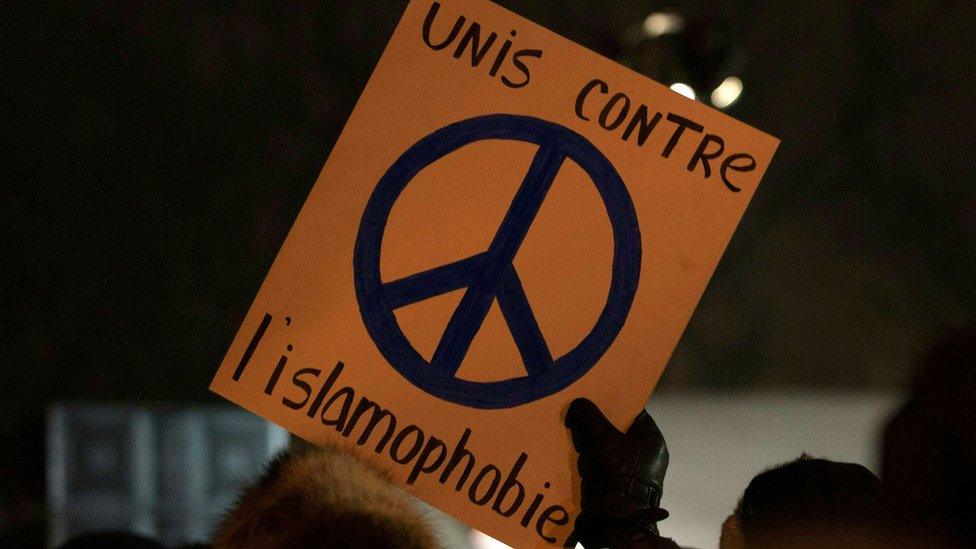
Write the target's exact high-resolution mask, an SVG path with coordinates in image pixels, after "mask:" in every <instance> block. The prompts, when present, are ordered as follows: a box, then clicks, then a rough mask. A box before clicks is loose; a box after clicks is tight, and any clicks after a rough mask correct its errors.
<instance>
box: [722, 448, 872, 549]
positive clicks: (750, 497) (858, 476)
mask: <svg viewBox="0 0 976 549" xmlns="http://www.w3.org/2000/svg"><path fill="white" fill-rule="evenodd" d="M880 496H881V482H880V481H879V480H878V478H877V477H876V476H875V475H874V474H873V473H871V471H868V470H867V469H866V468H865V467H863V466H861V465H858V464H856V463H837V462H833V461H827V460H824V459H811V458H808V457H806V456H801V457H800V458H799V459H797V460H795V461H792V462H790V463H787V464H785V465H781V466H779V467H776V468H774V469H770V470H768V471H765V472H763V473H760V474H759V475H757V476H756V477H755V478H754V479H752V482H750V483H749V486H748V487H747V488H746V490H745V493H744V494H743V495H742V499H741V500H740V501H739V505H738V507H737V508H736V509H735V512H734V513H733V514H732V515H731V516H730V517H729V518H728V519H727V520H726V521H725V523H724V524H723V525H722V538H721V544H720V545H721V547H722V549H738V548H751V547H820V546H841V545H843V546H848V547H849V546H856V545H858V544H859V543H860V542H861V541H867V540H868V539H870V537H871V536H870V532H871V530H872V529H873V526H874V522H875V519H876V518H877V514H878V512H879V506H880Z"/></svg>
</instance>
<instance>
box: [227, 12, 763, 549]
mask: <svg viewBox="0 0 976 549" xmlns="http://www.w3.org/2000/svg"><path fill="white" fill-rule="evenodd" d="M462 17H463V20H462V19H461V18H462ZM492 36H494V38H492ZM777 144H778V142H777V140H776V139H775V138H773V137H770V136H769V135H766V134H764V133H762V132H760V131H757V130H755V129H753V128H750V127H748V126H746V125H744V124H742V123H740V122H737V121H735V120H733V119H731V118H729V117H728V116H726V115H724V114H722V113H720V112H718V111H715V110H713V109H711V108H709V107H706V106H704V105H702V104H700V103H696V102H694V101H691V100H688V99H686V98H684V97H682V96H680V95H678V94H677V93H674V92H672V91H671V90H669V89H668V88H667V87H665V86H663V85H661V84H658V83H655V82H652V81H650V80H648V79H647V78H645V77H643V76H641V75H639V74H637V73H634V72H632V71H630V70H628V69H626V68H624V67H621V66H620V65H617V64H615V63H614V62H612V61H610V60H608V59H605V58H603V57H600V56H599V55H597V54H595V53H593V52H590V51H588V50H586V49H585V48H582V47H581V46H579V45H576V44H573V43H571V42H569V41H568V40H566V39H564V38H561V37H559V36H557V35H555V34H553V33H552V32H550V31H547V30H545V29H543V28H541V27H539V26H537V25H535V24H533V23H531V22H529V21H526V20H525V19H523V18H521V17H518V16H517V15H515V14H513V13H511V12H509V11H507V10H505V9H503V8H501V7H498V6H496V5H494V4H492V3H489V2H487V1H483V0H464V1H450V2H433V1H431V0H414V1H413V2H411V3H410V5H409V7H408V8H407V10H406V13H405V14H404V16H403V19H402V20H401V22H400V24H399V26H398V27H397V29H396V31H395V33H394V35H393V38H392V40H391V42H390V44H389V45H388V46H387V49H386V51H385V53H384V54H383V57H382V59H381V60H380V62H379V64H378V65H377V67H376V70H375V72H374V73H373V76H372V77H371V79H370V81H369V84H368V85H367V87H366V89H365V91H364V92H363V94H362V97H361V98H360V100H359V103H358V104H357V106H356V108H355V110H354V111H353V113H352V116H351V117H350V119H349V122H348V124H347V125H346V128H345V129H344V130H343V132H342V135H341V137H340V138H339V140H338V142H337V143H336V146H335V148H334V150H333V151H332V153H331V155H330V157H329V159H328V161H327V162H326V164H325V167H324V168H323V170H322V173H321V175H320V176H319V179H318V181H317V182H316V184H315V186H314V188H313V189H312V191H311V194H310V195H309V197H308V200H307V202H306V203H305V205H304V207H303V209H302V211H301V213H300V214H299V216H298V219H297V220H296V222H295V224H294V226H293V227H292V229H291V232H290V233H289V235H288V238H287V239H286V241H285V243H284V245H283V246H282V249H281V251H280V253H279V255H278V257H277V259H276V260H275V262H274V265H273V266H272V268H271V271H270V272H269V274H268V276H267V278H266V280H265V281H264V283H263V285H262V287H261V290H260V291H259V293H258V295H257V297H256V299H255V300H254V303H253V305H252V306H251V309H250V311H249V313H248V315H247V317H246V319H245V320H244V322H243V324H242V326H241V329H240V331H239V333H238V334H237V337H236V338H235V340H234V342H233V344H232V345H231V348H230V349H229V351H228V352H227V355H226V357H225V358H224V361H223V363H222V364H221V367H220V370H219V371H218V372H217V374H216V376H215V377H214V380H213V382H212V384H211V389H212V390H213V391H215V392H217V393H219V394H221V395H223V396H224V397H226V398H228V399H230V400H231V401H233V402H236V403H238V404H240V405H241V406H243V407H245V408H247V409H249V410H251V411H253V412H255V413H257V414H259V415H261V416H263V417H265V418H268V419H269V420H271V421H274V422H275V423H277V424H279V425H281V426H283V427H285V428H287V429H288V430H290V431H292V432H293V433H295V434H297V435H299V436H301V437H303V438H306V439H308V440H311V441H320V442H325V441H332V442H336V443H340V444H344V445H347V446H349V448H350V449H351V450H352V451H355V452H357V453H358V454H359V455H361V456H363V457H365V458H366V459H368V460H370V461H372V462H374V463H376V464H378V465H380V466H381V467H383V468H385V469H388V470H390V471H391V472H392V473H393V475H394V477H395V478H396V479H397V481H398V482H400V483H401V484H402V485H403V486H404V487H405V488H406V489H407V490H408V491H410V492H412V493H414V494H415V495H417V496H419V497H420V498H422V499H424V500H426V501H428V502H429V503H431V504H433V505H435V506H437V507H439V508H441V509H443V510H444V511H446V512H448V513H450V514H452V515H454V516H456V517H457V518H459V519H461V520H463V521H465V522H467V523H468V524H470V525H472V526H473V527H475V528H478V529H479V530H482V531H484V532H486V533H488V534H490V535H492V536H494V537H496V538H498V539H500V540H502V541H504V542H506V543H508V544H510V545H513V546H516V547H534V546H553V545H554V546H560V545H562V544H563V543H565V542H566V540H567V538H568V537H569V536H570V535H571V531H572V523H573V520H575V517H576V514H577V510H578V503H579V502H578V498H579V484H578V479H577V478H576V477H575V458H576V456H575V453H574V452H573V449H572V445H571V443H570V439H569V433H568V432H567V430H566V429H565V427H564V426H563V424H562V420H563V414H564V412H565V409H566V407H567V406H568V404H569V402H570V401H572V399H574V398H576V397H578V396H586V397H588V398H590V399H592V400H594V401H595V402H597V404H598V405H599V406H600V407H601V408H602V409H603V410H604V411H605V413H606V414H607V416H608V417H609V418H610V419H611V420H612V421H613V422H614V423H615V424H616V425H617V426H618V427H621V428H625V427H626V426H627V424H629V422H630V420H631V419H632V418H633V417H634V415H635V414H636V413H637V412H638V411H639V410H640V409H641V407H642V406H643V404H644V402H645V401H646V399H647V397H648V395H649V394H650V392H651V390H652V389H653V387H654V384H655V383H656V382H657V379H658V378H659V377H660V374H661V372H662V370H663V368H664V367H665V364H666V362H667V360H668V358H669V357H670V355H671V352H672V351H673V349H674V346H675V345H676V343H677V341H678V339H679V337H680V335H681V333H682V331H683V330H684V328H685V325H686V324H687V322H688V319H689V318H690V316H691V314H692V312H693V310H694V308H695V305H696V304H697V302H698V300H699V298H700V297H701V294H702V292H703V291H704V289H705V286H706V284H707V283H708V280H709V278H710V277H711V275H712V272H713V270H714V269H715V266H716V264H717V263H718V261H719V258H720V257H721V255H722V253H723V251H724V249H725V247H726V245H727V244H728V241H729V239H730V237H731V236H732V233H733V231H734V230H735V227H736V225H737V224H738V222H739V219H740V218H741V216H742V214H743V212H744V211H745V208H746V206H747V205H748V203H749V200H750V199H751V197H752V195H753V192H754V191H755V189H756V186H757V185H758V183H759V180H760V178H761V176H762V174H763V172H764V171H765V169H766V167H767V166H768V165H769V162H770V160H771V158H772V155H773V152H774V151H775V148H776V146H777Z"/></svg>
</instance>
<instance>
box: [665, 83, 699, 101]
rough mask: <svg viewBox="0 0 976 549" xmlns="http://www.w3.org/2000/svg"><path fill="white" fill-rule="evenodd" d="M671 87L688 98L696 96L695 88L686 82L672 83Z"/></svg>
mask: <svg viewBox="0 0 976 549" xmlns="http://www.w3.org/2000/svg"><path fill="white" fill-rule="evenodd" d="M671 89H672V90H673V91H676V92H678V93H680V94H681V95H683V96H685V97H687V98H688V99H695V98H696V95H695V90H693V89H692V88H691V86H689V85H688V84H685V83H684V82H675V83H674V84H671Z"/></svg>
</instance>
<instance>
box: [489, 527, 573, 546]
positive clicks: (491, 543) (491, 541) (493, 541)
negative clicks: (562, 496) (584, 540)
mask: <svg viewBox="0 0 976 549" xmlns="http://www.w3.org/2000/svg"><path fill="white" fill-rule="evenodd" d="M471 546H472V547H474V549H512V548H511V547H509V546H507V545H505V544H504V543H502V542H500V541H498V540H497V539H495V538H493V537H491V536H489V535H488V534H485V533H483V532H478V531H477V530H472V532H471ZM576 549H583V546H582V545H580V544H578V543H577V544H576Z"/></svg>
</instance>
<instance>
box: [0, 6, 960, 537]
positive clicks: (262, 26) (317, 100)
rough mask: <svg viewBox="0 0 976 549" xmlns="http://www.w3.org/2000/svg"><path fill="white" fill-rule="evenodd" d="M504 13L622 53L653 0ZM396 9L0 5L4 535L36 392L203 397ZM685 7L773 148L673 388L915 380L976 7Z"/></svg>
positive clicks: (944, 242)
mask: <svg viewBox="0 0 976 549" xmlns="http://www.w3.org/2000/svg"><path fill="white" fill-rule="evenodd" d="M501 3H502V4H504V5H506V6H507V7H510V8H511V9H513V10H514V11H516V12H518V13H519V14H521V15H524V16H526V17H528V18H530V19H533V20H535V21H536V22H538V23H540V24H542V25H544V26H546V27H548V28H550V29H552V30H554V31H556V32H558V33H560V34H562V35H563V36H566V37H568V38H570V39H572V40H574V41H577V42H579V43H582V44H583V45H585V46H587V47H589V48H592V49H594V50H596V51H598V52H600V53H602V54H604V55H607V56H609V57H612V58H617V59H628V55H630V54H631V53H632V52H629V50H628V47H629V46H626V45H625V44H624V43H623V42H622V40H621V36H622V35H623V34H625V32H626V30H627V29H628V28H631V27H632V26H633V25H635V24H639V23H640V22H641V21H642V20H643V18H644V17H645V16H646V15H647V14H648V13H650V12H652V11H654V10H655V9H658V8H659V7H660V6H661V3H660V2H646V1H644V2H638V1H632V0H626V1H616V2H606V1H604V0H573V1H567V0H547V1H538V2H529V1H516V0H510V1H503V2H501ZM671 4H673V2H672V3H671ZM404 5H405V2H403V1H394V2H339V3H334V2H323V3H321V4H280V3H277V2H275V3H268V4H245V5H229V4H225V3H210V4H207V5H203V6H200V5H169V4H159V5H157V4H143V3H119V4H106V5H103V4H86V3H81V4H72V5H70V6H61V5H58V6H54V5H45V4H43V3H33V2H32V3H24V4H22V5H19V6H17V5H9V4H8V5H7V6H6V7H5V8H4V9H3V13H2V14H0V59H2V67H0V68H2V71H3V77H2V84H0V85H2V97H0V109H2V117H0V120H2V124H3V129H2V137H0V139H2V151H3V158H4V160H3V164H4V167H3V172H4V173H3V183H2V187H0V188H2V219H3V225H2V227H3V228H2V231H0V242H2V246H3V263H2V272H0V280H2V284H3V305H2V306H3V345H2V347H0V349H2V351H0V352H2V354H0V435H2V437H3V439H2V445H3V446H2V450H0V455H2V457H0V478H2V479H3V480H2V481H0V495H2V498H3V508H2V509H3V514H2V515H0V536H3V535H6V534H8V533H9V532H10V531H12V529H16V528H19V527H26V526H24V525H28V524H31V523H33V522H34V519H35V518H36V516H37V515H38V513H39V512H40V511H38V509H40V506H41V505H42V504H43V501H42V499H41V498H42V497H43V495H42V491H43V475H42V467H43V413H44V409H45V407H46V406H47V405H48V403H50V402H52V401H56V400H64V399H85V400H126V401H130V400H140V401H142V400H167V401H168V400H192V401H198V400H214V397H213V396H212V395H210V394H209V393H208V390H207V386H208V384H209V381H210V378H211V377H212V375H213V373H214V371H215V370H216V368H217V365H218V362H219V361H220V359H221V358H222V356H223V353H224V352H225V350H226V348H227V346H228V345H229V343H230V341H231V338H232V337H233V335H234V333H235V332H236V330H237V328H238V324H239V322H240V320H241V319H242V317H243V315H244V314H245V312H246V309H247V307H248V306H249V304H250V302H251V299H252V298H253V297H254V295H255V293H256V292H257V289H258V286H259V284H260V283H261V281H262V279H263V277H264V275H265V273H266V272H267V269H268V268H269V266H270V264H271V261H272V260H273V258H274V256H275V253H276V252H277V250H278V248H279V246H280V244H281V242H282V241H283V239H284V237H285V235H286V233H287V231H288V228H289V227H290V225H291V223H292V221H293V220H294V218H295V216H296V215H297V213H298V210H299V209H300V207H301V205H302V202H303V200H304V198H305V196H306V195H307V193H308V191H309V189H310V188H311V186H312V184H313V182H314V181H315V178H316V176H317V174H318V171H319V170H320V168H321V166H322V164H323V162H324V161H325V158H326V156H327V155H328V153H329V150H330V148H331V147H332V145H333V143H334V141H335V139H336V138H337V137H338V134H339V131H340V130H341V128H342V126H343V124H344V123H345V120H346V118H347V117H348V115H349V113H350V111H351V110H352V108H353V105H354V103H355V100H356V98H357V97H358V95H359V93H360V92H361V90H362V89H363V87H364V85H365V83H366V80H367V79H368V77H369V74H370V72H371V70H372V68H373V66H374V65H375V63H376V61H377V60H378V59H379V56H380V54H381V52H382V49H383V47H384V45H385V43H386V41H387V40H388V38H389V36H390V34H391V33H392V30H393V28H394V26H395V24H396V22H397V20H398V18H399V16H400V13H401V12H402V9H403V7H404ZM682 6H684V7H685V8H687V7H688V6H692V7H694V5H693V4H683V5H682ZM696 13H697V14H698V16H699V17H700V18H701V20H702V21H703V23H702V25H703V27H702V28H704V29H706V30H708V29H713V28H714V29H722V32H724V33H725V36H726V38H728V40H730V43H731V44H732V46H730V47H734V48H735V49H736V50H737V51H739V52H741V53H742V62H741V63H739V64H738V65H737V67H738V69H740V71H739V72H738V73H737V74H738V75H739V76H740V77H741V78H742V80H743V82H744V83H745V91H744V93H743V95H742V98H741V99H740V100H739V102H737V103H736V104H734V105H733V106H732V107H731V108H730V109H729V113H730V114H731V115H732V116H735V117H737V118H739V119H741V120H743V121H745V122H747V123H749V124H751V125H754V126H756V127H758V128H759V129H762V130H764V131H766V132H768V133H771V134H773V135H775V136H777V137H779V138H780V139H782V145H781V147H780V149H779V152H778V153H777V156H776V158H775V160H774V162H773V164H772V166H771V168H770V170H769V171H768V173H767V175H766V177H765V179H764V181H763V183H762V185H761V186H760V188H759V191H758V192H757V194H756V196H755V198H754V200H753V203H752V205H751V206H750V208H749V210H748V211H747V212H746V215H745V217H744V219H743V221H742V224H741V226H740V228H739V230H738V231H737V232H736V234H735V236H734V238H733V239H732V242H731V244H730V246H729V249H728V251H727V253H726V254H725V257H724V259H723V260H722V262H721V264H720V265H719V268H718V270H717V271H716V273H715V277H714V279H713V280H712V282H711V284H710V286H709V288H708V290H707V291H706V293H705V295H704V297H703V299H702V302H701V304H700V306H699V308H698V310H697V311H696V313H695V315H694V317H693V318H692V321H691V324H690V326H689V328H688V331H687V332H686V334H685V336H684V338H683V339H682V341H681V343H680V344H679V346H678V349H677V350H676V352H675V355H674V358H673V359H672V361H671V364H670V366H669V368H668V370H667V372H666V374H665V376H664V379H663V381H662V384H663V385H662V386H663V387H665V388H668V389H671V388H699V387H708V388H723V389H752V388H773V387H775V388H792V389H801V390H807V389H822V388H846V389H857V390H874V389H897V388H901V387H903V386H904V385H905V383H906V382H907V380H908V378H909V375H910V371H911V367H912V364H913V363H914V361H915V360H916V358H917V357H918V356H919V355H920V354H921V353H922V352H923V351H924V349H925V348H926V346H927V345H928V344H929V343H930V342H931V341H933V340H934V339H935V338H937V337H938V336H939V334H941V333H944V332H945V331H946V330H947V329H948V328H950V327H953V326H958V325H961V324H966V323H969V322H972V321H973V319H974V312H976V284H974V282H973V279H974V273H976V187H974V175H973V174H974V166H973V153H974V152H976V148H974V146H973V137H972V135H973V131H974V130H973V128H974V123H976V107H974V105H976V101H974V99H973V94H974V92H976V53H974V52H976V50H974V48H973V47H972V38H971V37H972V36H974V35H976V3H970V2H965V3H963V2H959V3H936V2H923V1H904V2H886V3H871V4H867V3H864V4H862V3H854V2H847V1H844V0H827V1H820V2H798V3H785V2H778V3H731V2H716V3H709V5H708V7H707V8H704V7H699V8H696ZM0 539H2V538H0Z"/></svg>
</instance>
